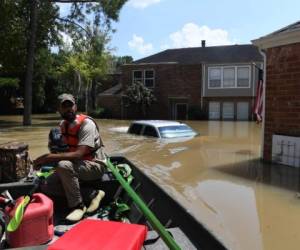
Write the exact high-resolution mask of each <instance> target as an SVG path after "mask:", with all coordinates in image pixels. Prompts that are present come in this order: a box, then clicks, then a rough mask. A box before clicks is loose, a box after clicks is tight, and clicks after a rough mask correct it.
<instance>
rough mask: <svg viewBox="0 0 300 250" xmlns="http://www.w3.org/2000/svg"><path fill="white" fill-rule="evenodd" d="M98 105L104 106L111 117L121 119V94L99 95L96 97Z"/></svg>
mask: <svg viewBox="0 0 300 250" xmlns="http://www.w3.org/2000/svg"><path fill="white" fill-rule="evenodd" d="M97 105H98V107H103V108H106V109H107V110H108V112H109V114H110V115H111V117H112V118H116V119H122V118H123V117H122V109H121V95H107V96H105V95H101V96H99V97H98V99H97Z"/></svg>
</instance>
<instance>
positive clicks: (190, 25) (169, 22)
mask: <svg viewBox="0 0 300 250" xmlns="http://www.w3.org/2000/svg"><path fill="white" fill-rule="evenodd" d="M64 11H66V10H65V8H64V7H62V8H61V12H62V13H63V12H64ZM299 20H300V1H299V0H285V1H282V0H247V1H242V0H218V1H216V0H129V1H128V2H127V3H126V4H125V5H124V7H123V8H122V9H121V12H120V16H119V21H118V22H116V23H113V28H114V29H116V32H115V33H113V34H112V40H111V42H110V44H109V47H110V48H111V49H112V51H113V54H115V55H116V56H126V55H129V56H132V57H133V58H134V59H135V60H137V59H140V58H143V57H146V56H149V55H152V54H155V53H158V52H160V51H163V50H165V49H172V48H183V47H197V46H201V40H206V45H207V46H217V45H230V44H249V43H251V40H253V39H257V38H259V37H261V36H264V35H267V34H269V33H271V32H273V31H275V30H278V29H280V28H283V27H284V26H287V25H289V24H292V23H294V22H296V21H299Z"/></svg>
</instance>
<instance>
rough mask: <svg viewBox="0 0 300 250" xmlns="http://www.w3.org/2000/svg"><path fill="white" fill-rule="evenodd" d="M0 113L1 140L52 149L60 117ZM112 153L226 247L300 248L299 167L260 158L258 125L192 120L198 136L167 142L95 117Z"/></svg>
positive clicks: (124, 124) (33, 153)
mask: <svg viewBox="0 0 300 250" xmlns="http://www.w3.org/2000/svg"><path fill="white" fill-rule="evenodd" d="M33 118H34V119H33V126H30V127H25V128H24V127H22V126H21V120H22V118H21V117H20V116H0V143H4V142H7V141H13V140H15V141H24V142H27V143H28V144H29V148H30V155H31V157H32V158H33V159H34V158H35V157H37V156H38V155H40V154H43V153H46V152H47V150H48V149H47V137H48V132H49V129H50V128H51V127H53V126H56V125H57V123H58V116H56V115H35V116H34V117H33ZM97 122H98V124H99V126H100V128H101V135H102V137H103V140H104V142H105V147H106V152H107V153H108V154H122V155H124V156H126V157H127V158H128V159H130V160H131V161H133V162H134V163H135V164H136V165H137V166H138V167H139V168H140V169H142V170H143V171H144V172H145V173H146V174H147V175H149V176H150V177H151V178H152V179H153V180H154V181H155V182H156V183H158V184H159V185H161V186H162V187H163V188H164V189H165V190H166V191H167V192H168V193H169V194H171V195H172V196H173V197H174V198H175V199H176V200H178V201H179V202H180V203H181V204H182V205H183V206H184V207H185V208H186V209H187V210H189V211H190V212H191V213H192V214H193V215H194V216H195V217H197V219H198V220H199V221H201V223H202V224H203V225H204V226H205V227H206V228H208V229H209V230H210V231H211V232H212V233H213V234H214V235H215V236H216V237H217V238H218V239H220V240H221V241H222V242H223V244H224V245H225V246H226V247H227V248H229V249H243V250H244V249H245V250H248V249H249V250H253V249H258V250H259V249H267V250H276V249H278V250H279V249H280V250H281V249H299V245H300V230H299V227H300V199H299V196H300V195H298V192H299V190H300V173H299V169H297V168H291V167H286V166H279V165H266V164H262V163H261V162H260V161H259V155H260V151H261V145H260V144H261V127H260V125H257V124H255V123H253V122H219V121H190V122H187V123H188V124H189V125H190V126H191V127H193V128H194V129H195V130H197V131H198V132H199V133H200V136H197V137H195V138H193V139H190V140H181V141H179V140H177V141H176V140H171V141H164V140H159V139H152V138H145V137H139V136H132V135H128V134H126V132H125V131H126V128H127V127H128V125H129V121H120V120H97Z"/></svg>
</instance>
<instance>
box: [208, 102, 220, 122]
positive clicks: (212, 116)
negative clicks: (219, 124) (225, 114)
mask: <svg viewBox="0 0 300 250" xmlns="http://www.w3.org/2000/svg"><path fill="white" fill-rule="evenodd" d="M209 120H220V103H219V102H209Z"/></svg>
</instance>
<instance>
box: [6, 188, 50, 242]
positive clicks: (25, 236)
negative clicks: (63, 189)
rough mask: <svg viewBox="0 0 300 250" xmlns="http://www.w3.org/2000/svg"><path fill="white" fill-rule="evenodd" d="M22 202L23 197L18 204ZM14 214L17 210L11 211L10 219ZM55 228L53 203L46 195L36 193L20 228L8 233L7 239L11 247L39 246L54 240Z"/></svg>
mask: <svg viewBox="0 0 300 250" xmlns="http://www.w3.org/2000/svg"><path fill="white" fill-rule="evenodd" d="M22 200H23V197H20V198H19V199H18V200H17V203H16V204H19V203H20V202H21V201H22ZM16 207H17V205H16V206H15V208H16ZM14 213H15V209H13V210H12V211H9V216H10V218H11V217H12V216H13V215H14ZM53 228H54V227H53V202H52V200H51V199H50V198H48V197H47V196H46V195H44V194H41V193H36V194H33V196H32V200H31V201H30V203H29V205H28V206H27V208H26V210H25V213H24V216H23V219H22V222H21V224H20V226H19V228H18V229H17V230H16V231H14V232H6V238H7V241H8V244H9V245H10V247H24V246H34V245H39V244H43V243H46V242H48V241H50V240H51V239H52V238H53Z"/></svg>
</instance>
